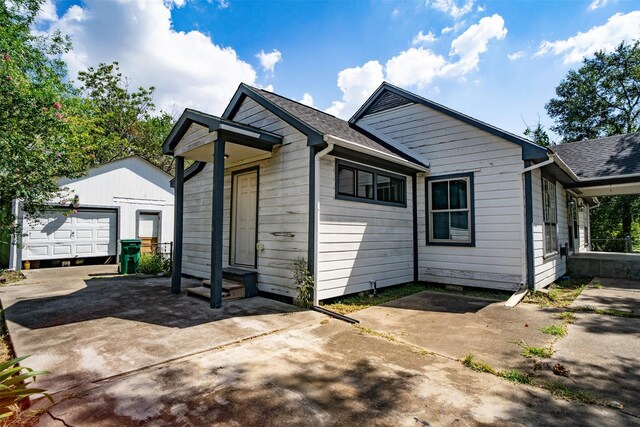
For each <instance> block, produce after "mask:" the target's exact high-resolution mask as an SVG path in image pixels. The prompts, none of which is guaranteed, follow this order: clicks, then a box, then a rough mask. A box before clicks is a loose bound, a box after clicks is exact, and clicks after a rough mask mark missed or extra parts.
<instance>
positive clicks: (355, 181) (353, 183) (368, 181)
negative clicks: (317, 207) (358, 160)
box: [336, 161, 407, 206]
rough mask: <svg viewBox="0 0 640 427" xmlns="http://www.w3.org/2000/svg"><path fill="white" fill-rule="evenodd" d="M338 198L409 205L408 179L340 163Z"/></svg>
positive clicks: (337, 187) (337, 184)
mask: <svg viewBox="0 0 640 427" xmlns="http://www.w3.org/2000/svg"><path fill="white" fill-rule="evenodd" d="M336 167H337V173H336V198H337V199H343V200H352V201H362V202H371V203H380V204H386V205H397V206H406V205H407V191H406V188H407V185H406V183H407V179H406V178H405V177H403V176H400V175H396V174H392V173H390V172H386V171H382V170H378V169H373V168H369V167H366V166H360V165H355V164H353V163H345V162H341V161H338V162H337V164H336Z"/></svg>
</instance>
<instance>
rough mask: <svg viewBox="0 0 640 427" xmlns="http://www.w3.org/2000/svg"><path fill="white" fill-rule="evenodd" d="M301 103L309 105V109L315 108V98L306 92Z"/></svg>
mask: <svg viewBox="0 0 640 427" xmlns="http://www.w3.org/2000/svg"><path fill="white" fill-rule="evenodd" d="M300 103H301V104H304V105H308V106H309V107H313V96H311V94H310V93H307V92H305V93H304V95H302V99H301V100H300Z"/></svg>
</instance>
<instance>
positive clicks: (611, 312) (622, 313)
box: [572, 306, 640, 319]
mask: <svg viewBox="0 0 640 427" xmlns="http://www.w3.org/2000/svg"><path fill="white" fill-rule="evenodd" d="M572 310H573V311H576V312H581V313H594V314H602V315H604V316H615V317H626V318H629V319H632V318H640V315H639V314H636V313H634V312H632V311H626V310H617V309H615V308H593V307H586V306H581V307H572Z"/></svg>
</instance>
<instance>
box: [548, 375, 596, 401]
mask: <svg viewBox="0 0 640 427" xmlns="http://www.w3.org/2000/svg"><path fill="white" fill-rule="evenodd" d="M541 386H542V387H543V388H545V389H547V390H549V391H550V392H551V394H553V395H554V396H557V397H560V398H563V399H566V400H574V401H577V402H582V403H590V404H593V403H598V399H597V398H596V397H595V396H594V395H593V394H592V393H589V392H588V391H584V390H578V389H574V388H572V387H569V386H567V385H566V384H564V383H562V382H560V381H548V382H544V383H542V384H541Z"/></svg>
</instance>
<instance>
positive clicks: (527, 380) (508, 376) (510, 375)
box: [498, 369, 533, 385]
mask: <svg viewBox="0 0 640 427" xmlns="http://www.w3.org/2000/svg"><path fill="white" fill-rule="evenodd" d="M498 376H499V377H501V378H504V379H505V380H507V381H511V382H512V383H517V384H529V385H531V384H532V383H533V377H532V376H531V375H529V374H525V373H524V372H520V371H518V370H517V369H510V370H507V371H500V372H498Z"/></svg>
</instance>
